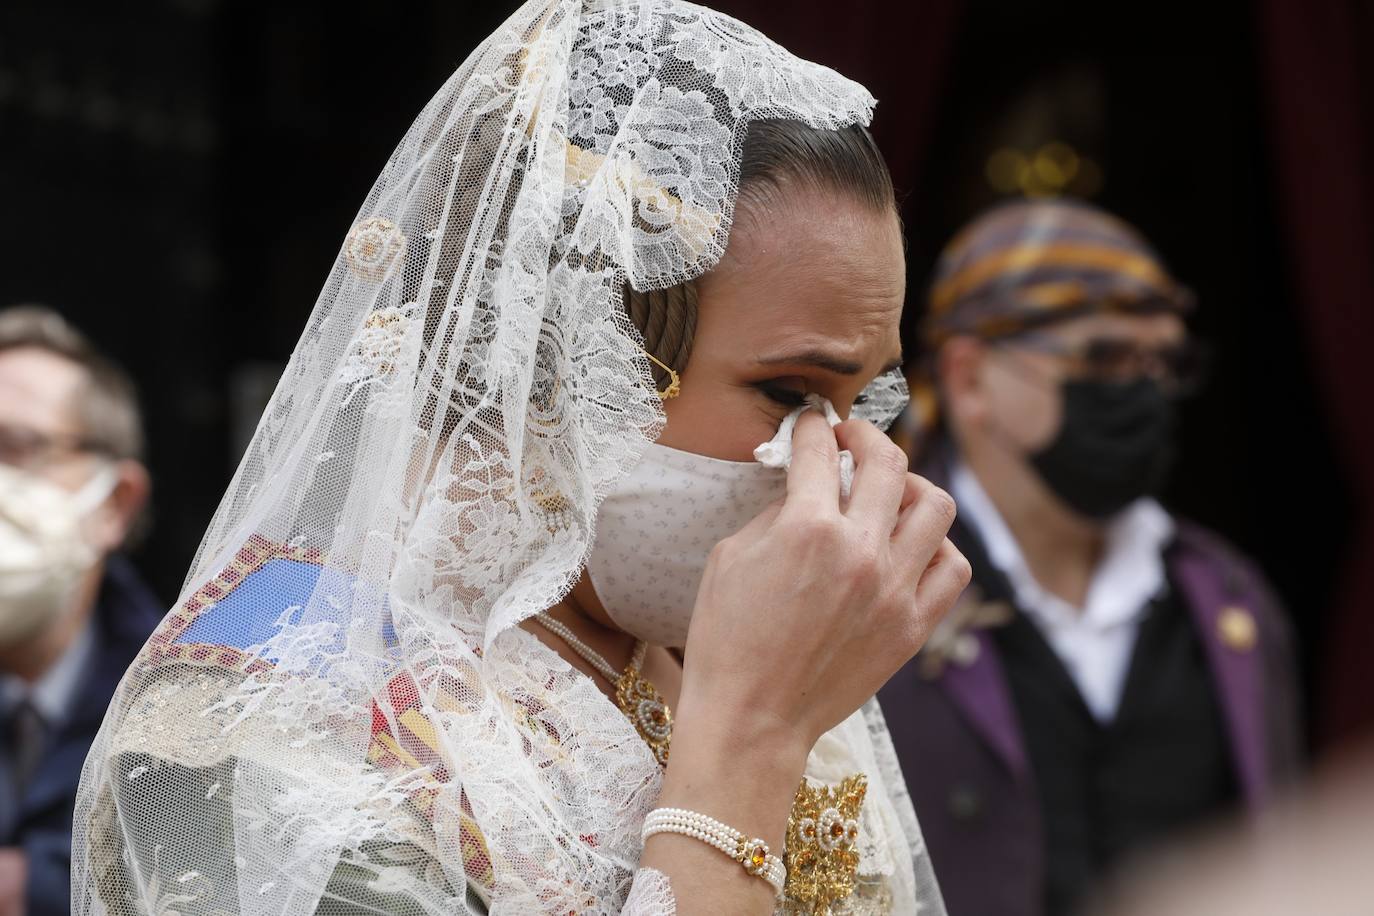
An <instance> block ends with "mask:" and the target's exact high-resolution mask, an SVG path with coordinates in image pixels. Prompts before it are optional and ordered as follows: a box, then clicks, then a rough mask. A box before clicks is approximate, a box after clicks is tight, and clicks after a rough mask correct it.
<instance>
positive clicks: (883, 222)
mask: <svg viewBox="0 0 1374 916" xmlns="http://www.w3.org/2000/svg"><path fill="white" fill-rule="evenodd" d="M742 209H743V211H744V212H743V213H742V214H741V215H742V218H741V219H740V220H737V222H736V225H735V227H734V230H733V231H732V234H731V239H730V244H729V246H728V248H727V250H726V257H725V258H724V259H723V260H722V262H721V264H720V265H719V266H718V267H717V268H716V269H715V270H714V271H712V272H711V273H708V274H707V275H706V276H704V277H702V278H701V280H700V281H699V290H700V292H701V321H702V322H703V323H705V324H710V325H714V326H717V327H727V326H728V327H732V328H733V329H734V330H735V331H736V332H737V333H749V332H751V331H759V332H763V333H767V334H774V335H778V336H801V337H808V336H809V337H839V338H854V337H866V338H882V337H886V336H888V332H889V330H890V333H891V335H892V336H893V339H894V340H895V338H896V335H897V326H898V324H899V322H900V319H901V310H902V303H903V300H904V297H905V292H906V264H905V257H904V254H903V251H902V243H901V231H900V227H899V225H898V223H897V218H896V215H895V213H893V212H888V213H881V212H876V211H874V210H873V209H872V208H871V207H868V206H866V205H864V204H862V203H861V202H858V201H854V200H851V199H850V198H847V197H845V196H843V195H839V194H836V193H833V192H829V193H827V192H820V191H812V192H809V193H803V194H799V195H797V196H796V197H793V198H791V199H790V202H788V203H775V204H773V205H771V206H769V207H768V208H767V209H766V210H764V209H763V208H761V207H759V206H753V207H748V208H742Z"/></svg>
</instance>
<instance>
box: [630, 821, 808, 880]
mask: <svg viewBox="0 0 1374 916" xmlns="http://www.w3.org/2000/svg"><path fill="white" fill-rule="evenodd" d="M657 833H679V834H682V835H683V836H689V837H691V838H692V839H694V840H701V841H702V842H703V843H705V844H706V845H708V846H714V847H715V848H716V849H719V850H720V851H721V852H723V853H725V854H726V855H727V856H729V857H730V858H732V859H734V860H735V861H736V862H738V863H739V864H740V865H741V866H743V868H744V870H745V871H746V872H748V873H749V874H751V875H753V876H754V877H756V878H762V879H763V880H765V881H767V882H768V883H769V884H771V885H773V890H775V891H777V893H778V895H779V896H781V895H782V889H783V885H784V884H786V883H787V869H786V868H784V867H783V864H782V860H781V859H779V858H778V857H777V856H775V855H773V854H772V853H771V852H769V851H768V844H767V843H765V842H764V841H763V840H760V839H758V838H755V839H752V840H751V839H749V838H748V837H747V836H745V835H744V834H742V833H740V832H739V831H738V830H736V829H735V828H734V827H730V826H727V825H726V824H722V823H721V822H720V821H718V820H716V819H715V818H713V817H707V816H706V815H704V814H699V813H697V812H696V811H688V810H686V809H685V808H655V809H654V810H653V811H650V812H649V816H648V817H646V818H645V819H644V829H643V831H642V832H641V834H640V835H641V837H642V838H643V839H645V840H647V839H649V837H651V836H653V835H654V834H657Z"/></svg>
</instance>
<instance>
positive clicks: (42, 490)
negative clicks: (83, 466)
mask: <svg viewBox="0 0 1374 916" xmlns="http://www.w3.org/2000/svg"><path fill="white" fill-rule="evenodd" d="M116 479H117V475H116V473H115V470H114V468H112V467H110V466H108V465H105V466H104V467H102V469H101V470H99V471H97V472H96V474H95V476H94V477H92V478H91V479H90V480H89V481H88V482H87V483H86V484H85V485H84V486H82V487H81V489H80V490H77V491H76V492H72V491H69V490H64V489H63V488H62V487H60V486H58V485H57V484H54V483H51V482H49V481H47V480H44V479H43V478H41V477H38V476H35V475H33V474H30V473H27V472H24V471H20V470H18V469H16V468H12V467H9V466H7V465H3V464H0V647H6V648H8V647H11V646H15V645H19V644H21V643H23V642H24V641H25V640H27V639H30V638H31V637H33V636H35V635H37V634H38V633H40V632H41V631H42V630H43V628H44V627H45V626H46V625H47V624H48V623H50V622H51V621H52V620H54V619H55V618H56V616H57V615H59V614H61V613H62V612H64V611H65V610H66V608H67V605H68V604H70V602H71V599H72V595H73V594H74V593H75V591H76V589H77V587H78V586H79V585H80V584H81V578H82V576H84V575H85V573H86V572H87V571H88V570H90V568H91V566H93V565H94V564H95V562H96V561H97V560H98V559H99V558H100V555H99V552H98V551H97V550H96V549H95V548H94V547H93V546H92V545H91V544H90V543H89V541H87V539H86V531H85V522H86V518H87V516H89V515H90V513H91V511H92V510H94V509H95V508H96V507H97V506H99V505H100V504H101V503H102V502H104V501H105V499H106V497H108V496H109V495H110V492H111V491H112V490H113V489H114V486H115V482H116Z"/></svg>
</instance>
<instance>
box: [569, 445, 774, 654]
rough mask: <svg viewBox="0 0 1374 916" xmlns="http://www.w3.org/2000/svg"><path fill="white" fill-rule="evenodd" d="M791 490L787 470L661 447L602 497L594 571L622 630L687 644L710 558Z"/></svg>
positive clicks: (608, 609) (609, 610) (661, 641)
mask: <svg viewBox="0 0 1374 916" xmlns="http://www.w3.org/2000/svg"><path fill="white" fill-rule="evenodd" d="M786 492H787V472H786V471H785V470H782V469H778V468H770V467H765V466H764V465H762V464H760V463H759V462H757V461H722V460H720V459H719V458H708V457H706V456H705V455H696V454H693V453H691V452H680V451H678V450H677V449H671V448H668V447H666V446H663V445H658V444H657V443H655V444H653V445H650V446H649V448H648V450H647V451H646V452H645V453H644V458H643V460H641V461H640V463H639V464H638V465H636V466H635V468H634V470H632V471H630V473H629V474H628V475H626V476H625V477H624V478H623V479H621V480H620V481H619V482H618V483H617V484H616V486H615V489H614V490H612V491H611V493H610V494H609V495H608V496H607V497H606V498H605V499H604V500H603V501H602V503H601V509H600V511H599V512H598V513H597V516H596V543H595V544H593V545H592V555H591V559H590V560H589V561H588V563H587V573H588V575H589V576H590V578H591V582H592V587H593V588H595V589H596V594H597V597H598V598H600V599H601V604H602V606H604V607H605V608H606V613H607V614H609V615H610V617H611V619H612V620H614V621H615V624H616V626H618V627H620V628H621V629H622V630H624V631H625V632H627V633H631V634H633V635H634V636H636V637H638V638H640V639H643V640H645V641H646V642H650V643H653V644H654V645H657V646H678V647H681V646H684V645H686V644H687V626H688V624H690V623H691V621H692V609H693V608H694V607H695V606H696V601H697V589H698V587H699V586H700V585H701V576H702V573H704V572H705V571H706V558H707V557H708V556H709V555H710V553H711V549H712V548H713V547H715V546H716V544H718V543H719V542H720V541H722V540H724V539H725V538H727V537H729V536H730V535H732V534H734V533H735V532H737V531H739V530H740V529H741V528H743V527H744V526H745V525H747V524H748V523H749V522H750V521H751V520H752V519H753V518H754V517H755V516H756V515H758V514H759V513H760V512H762V511H763V510H764V509H766V508H767V507H768V506H769V505H770V504H772V503H774V502H776V501H777V500H779V499H782V497H783V496H784V495H785V494H786Z"/></svg>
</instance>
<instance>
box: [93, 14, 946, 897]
mask: <svg viewBox="0 0 1374 916" xmlns="http://www.w3.org/2000/svg"><path fill="white" fill-rule="evenodd" d="M872 105H873V100H872V98H871V97H870V96H869V95H868V93H867V92H866V91H864V89H863V88H862V87H860V86H858V85H857V84H855V83H852V82H850V81H849V80H846V79H844V78H843V77H841V76H839V75H838V74H836V73H834V72H833V71H830V70H828V69H826V68H824V67H820V66H817V65H815V64H811V63H807V62H805V61H802V60H799V59H797V58H795V57H792V56H791V55H789V54H787V52H786V51H784V50H783V49H781V48H779V47H778V46H776V45H774V44H773V43H771V42H769V41H768V40H767V39H766V38H764V37H763V36H762V35H760V34H759V33H757V32H756V31H754V30H752V29H749V28H748V27H747V26H743V25H742V24H740V23H737V22H735V21H733V20H730V19H728V18H727V17H724V16H720V15H718V14H716V13H713V12H711V11H709V10H706V9H703V8H700V7H696V6H692V5H690V4H687V3H679V2H675V0H639V2H586V3H584V2H580V0H533V2H530V3H528V4H526V5H525V6H524V7H522V8H521V9H520V10H519V11H517V12H516V13H515V14H514V15H513V16H512V17H511V19H510V20H508V21H507V22H506V23H505V24H504V25H503V26H502V27H501V28H500V29H499V30H498V31H497V32H496V33H495V34H494V35H492V36H491V37H490V38H489V39H488V40H487V41H485V42H484V43H483V44H482V45H481V46H479V47H478V48H477V50H476V51H474V52H473V54H472V55H471V56H470V57H469V58H468V60H467V61H466V62H465V63H464V64H463V65H462V66H461V67H460V68H459V69H458V71H457V72H456V73H455V74H454V75H453V76H452V77H451V78H450V79H449V80H448V81H447V82H446V83H445V85H444V86H443V87H442V88H441V89H440V90H439V92H438V93H437V95H436V96H435V97H434V98H433V99H432V100H431V101H430V103H429V104H428V105H427V106H426V107H425V109H424V110H423V111H422V112H421V113H420V116H419V117H418V118H417V120H416V121H415V123H414V124H413V125H412V127H411V129H410V130H409V131H408V132H407V134H406V136H405V137H404V138H403V139H402V141H401V143H400V145H399V146H398V147H397V148H396V150H395V152H394V153H393V154H392V156H391V157H390V159H389V160H388V162H387V163H386V165H385V167H384V169H383V171H382V173H381V176H380V178H379V179H378V181H377V183H376V185H375V186H374V187H373V189H372V191H371V192H370V193H369V194H368V196H367V199H366V200H365V201H364V203H363V206H362V208H361V210H360V211H359V213H358V216H357V218H356V221H355V223H354V225H353V227H352V228H351V229H350V230H349V231H348V233H347V234H346V237H345V240H344V242H343V245H342V246H341V249H340V252H339V256H338V259H337V262H336V264H335V265H334V267H333V269H332V271H331V273H330V275H329V277H328V279H327V280H326V282H325V285H324V288H323V290H322V291H321V293H320V297H319V299H318V301H317V302H316V304H315V308H314V310H313V312H312V313H311V315H310V317H309V320H308V322H307V324H306V327H305V330H304V332H303V333H302V336H301V339H300V342H299V344H298V345H297V348H296V350H295V352H294V354H293V355H292V358H291V361H290V363H289V364H288V366H287V368H286V371H285V373H284V374H283V377H282V380H281V382H280V384H279V386H278V389H277V391H276V393H275V394H274V396H273V398H272V400H271V402H270V404H269V406H268V408H267V410H266V412H265V414H264V416H263V418H262V421H261V423H260V424H259V427H258V429H257V431H256V433H255V435H254V437H253V440H252V443H251V444H250V446H249V448H248V451H247V453H246V454H245V456H244V458H243V461H242V463H241V464H240V466H239V468H238V471H237V473H236V474H235V476H234V479H233V481H232V482H231V484H230V487H229V490H228V492H227V493H226V495H225V497H224V500H223V502H222V503H221V504H220V507H219V510H218V511H217V513H216V514H215V517H214V519H213V520H212V522H211V524H210V527H209V529H208V531H207V532H206V535H205V538H204V540H203V541H202V543H201V545H200V549H199V551H198V553H197V555H196V559H195V561H194V563H193V565H192V568H191V570H190V572H189V574H188V576H187V579H186V585H185V591H184V594H183V599H182V601H181V602H180V603H179V605H178V607H177V608H176V609H174V611H173V612H172V613H171V614H169V616H168V618H167V620H165V621H164V623H163V626H162V628H161V629H160V631H159V633H158V634H156V635H155V636H154V638H153V640H152V641H151V642H150V644H149V648H148V649H147V650H146V651H145V653H144V654H143V655H142V656H141V657H140V658H139V659H138V660H137V661H136V662H135V664H134V666H133V668H132V669H131V671H130V673H129V675H128V677H126V679H125V681H124V683H123V684H122V686H121V689H120V691H119V693H118V694H117V696H116V697H115V700H114V702H113V703H112V705H111V709H110V712H109V713H108V715H107V719H106V723H105V726H104V728H103V730H102V732H101V734H100V736H99V738H98V740H97V742H96V744H95V745H94V747H93V749H92V751H91V756H90V761H89V765H88V767H87V769H86V772H85V776H84V779H83V782H82V789H81V795H80V798H79V801H78V809H77V817H76V832H75V835H74V841H73V847H74V852H73V864H72V884H73V911H74V912H76V913H78V914H94V913H114V914H135V913H167V914H170V913H177V914H180V916H211V914H214V916H221V914H225V913H248V912H253V913H286V912H290V913H310V912H316V911H324V912H338V911H343V910H349V911H353V910H358V911H369V908H371V911H380V912H387V913H393V914H399V916H419V914H440V913H443V914H451V913H463V912H474V913H477V912H485V911H487V910H488V909H491V910H493V911H495V910H499V911H502V912H561V913H566V912H579V913H608V914H609V913H617V912H620V911H621V910H622V908H624V907H625V905H626V901H627V899H628V897H629V895H630V892H631V888H632V886H635V880H636V878H635V875H636V871H635V868H636V865H637V862H638V858H639V854H640V851H641V847H640V842H639V839H638V830H639V826H640V823H641V822H642V819H643V816H644V814H645V813H646V812H647V810H648V809H649V808H650V807H651V806H652V804H653V801H654V799H655V798H656V796H657V791H658V780H659V778H660V775H659V768H658V766H657V765H656V764H655V762H654V761H653V758H652V757H651V755H650V754H649V752H648V749H647V748H646V747H645V746H644V745H643V743H642V742H640V741H639V740H638V738H637V736H636V735H635V733H634V732H633V730H632V729H630V728H629V726H628V723H627V722H626V720H625V719H624V717H623V716H622V715H621V714H620V712H619V710H617V709H616V708H615V707H614V706H613V705H612V704H610V703H608V702H607V701H606V698H605V697H604V696H602V695H601V694H600V693H599V692H598V691H597V690H596V688H595V686H594V685H592V684H591V683H590V682H589V681H587V680H586V679H585V678H583V677H581V676H580V675H577V674H576V673H575V672H574V671H573V670H572V669H571V668H569V667H568V666H567V664H566V663H564V662H563V660H562V659H561V658H559V657H558V656H557V655H556V654H554V653H552V652H549V651H548V650H546V649H544V648H543V647H542V645H541V644H540V643H539V642H538V641H537V640H535V639H533V638H532V637H530V636H529V634H527V633H526V632H525V631H524V630H523V629H520V628H518V627H517V626H516V625H517V624H518V623H520V622H521V621H523V620H525V619H526V618H528V617H530V616H531V615H533V614H534V613H536V612H538V611H539V610H542V609H544V608H546V607H548V606H549V605H551V604H553V603H554V602H555V601H556V600H558V599H559V598H560V597H561V596H562V595H563V594H564V593H565V592H566V590H567V589H568V588H569V587H570V586H571V584H572V583H573V581H574V580H575V578H576V576H577V574H578V572H579V570H580V569H581V567H582V565H583V563H584V561H585V559H586V557H587V554H588V551H589V547H590V543H591V538H592V527H593V522H594V519H595V515H596V507H597V503H598V501H599V499H600V498H601V496H602V495H604V494H605V493H606V492H607V490H608V489H609V488H610V486H611V485H612V484H613V482H614V481H616V480H617V479H618V478H620V477H621V476H622V475H623V474H624V473H625V472H626V471H627V470H628V469H629V468H630V467H631V466H633V465H634V463H635V462H636V461H637V459H638V457H639V455H640V454H641V452H642V451H643V449H644V447H645V446H646V444H647V443H648V442H650V441H652V440H653V439H654V438H655V437H656V436H657V434H658V431H659V430H660V428H661V424H662V407H661V405H660V403H659V400H658V398H657V395H656V394H655V389H654V384H653V377H652V374H651V372H650V368H649V364H648V362H647V360H645V358H644V356H643V354H642V352H641V350H640V346H639V344H640V341H639V337H638V333H637V332H636V331H635V330H634V328H633V327H632V326H631V325H630V324H629V322H628V320H627V319H626V317H625V316H624V314H623V312H622V304H621V302H622V300H621V293H622V286H623V284H624V283H626V282H629V283H631V284H634V285H635V286H636V287H638V288H641V289H648V288H654V287H666V286H669V285H672V284H674V283H679V282H683V281H686V280H688V279H692V278H694V277H697V276H699V275H700V274H701V273H702V272H704V271H706V270H708V269H710V268H711V267H712V266H713V265H714V264H715V263H716V261H717V259H718V258H719V257H720V255H721V252H722V251H723V249H724V245H725V241H726V238H727V236H728V232H729V227H730V223H731V217H732V207H733V202H734V197H735V185H736V181H737V178H738V169H739V163H738V154H739V147H740V144H741V142H742V140H743V137H744V132H745V130H746V128H747V125H748V123H749V121H750V120H752V119H755V118H761V117H786V118H794V119H799V120H802V121H805V122H807V123H810V124H812V125H815V126H823V127H834V126H839V125H845V124H852V123H859V122H866V121H867V119H868V116H869V114H870V112H871V109H872ZM896 391H897V389H896V388H895V387H894V386H893V383H892V380H890V379H887V380H880V381H879V382H877V383H875V385H874V387H873V389H872V391H871V392H870V398H869V403H868V405H866V406H865V407H864V408H863V409H864V410H865V411H867V410H870V409H871V410H875V411H878V412H879V413H883V414H885V413H890V412H891V406H890V405H891V404H894V403H895V401H894V398H895V397H898V395H897V394H895V392H896ZM883 405H887V406H883ZM875 416H876V415H875ZM266 542H271V543H275V544H282V545H286V546H287V548H289V549H284V550H283V551H281V552H280V553H279V554H274V555H273V556H272V557H271V558H270V559H264V560H263V561H262V562H258V563H255V565H253V566H252V567H251V568H247V567H244V566H242V565H237V564H238V561H237V560H236V556H237V555H238V554H239V553H240V552H241V551H242V549H243V548H244V545H245V544H254V543H266ZM207 583H209V585H207ZM846 734H848V735H849V737H847V738H846V739H845V742H846V743H848V742H849V741H850V740H853V741H857V742H859V744H860V745H861V746H862V747H861V748H860V750H861V752H862V753H865V754H867V753H870V751H868V750H863V748H869V747H870V744H871V741H870V738H869V735H868V733H867V731H866V730H865V729H863V728H857V729H856V727H853V726H851V727H850V731H849V732H847V733H846ZM858 769H862V770H865V771H867V768H866V767H864V766H860V767H858ZM875 796H876V797H878V798H880V804H878V805H877V806H876V807H875V812H876V813H875V814H874V815H873V816H874V817H877V818H880V822H879V823H878V824H876V825H875V830H876V831H878V833H877V834H876V835H879V836H882V837H886V839H884V840H883V841H882V843H883V844H884V845H883V846H881V847H878V846H875V847H874V851H873V852H872V855H873V857H874V863H882V864H880V865H879V864H875V865H874V869H873V870H872V874H873V875H875V876H878V877H880V878H881V882H882V884H883V886H884V887H885V888H887V889H888V890H889V891H893V892H894V893H895V894H896V896H895V898H894V899H896V900H898V901H899V902H900V901H903V900H906V901H910V900H914V899H915V894H916V890H915V888H914V884H913V882H912V881H911V880H910V879H909V874H910V867H909V866H910V863H909V861H906V856H905V855H904V854H901V853H899V852H894V850H900V849H904V848H906V846H907V844H911V843H919V832H918V831H916V830H915V829H914V827H915V819H914V817H908V816H906V815H905V814H903V813H902V811H900V810H897V809H894V808H893V807H892V804H893V803H892V802H890V801H889V798H897V799H900V798H902V797H903V796H902V795H901V788H900V780H899V779H898V781H897V782H891V781H887V780H883V781H881V788H879V786H878V785H877V784H875V785H874V787H873V788H872V789H870V797H875ZM898 807H900V805H899V806H898ZM908 807H909V805H908ZM865 832H866V833H867V832H869V831H868V829H867V825H865ZM903 862H906V864H905V865H903V864H902V863H903ZM862 871H863V870H862V868H861V873H862ZM650 877H651V876H650ZM875 880H876V878H875ZM642 884H643V886H642V888H639V887H637V889H636V893H637V896H636V900H637V901H639V902H637V904H636V905H637V906H638V907H639V908H640V909H639V911H640V912H654V913H661V912H671V910H667V909H664V908H663V907H665V906H667V904H665V903H663V902H662V901H664V900H667V899H670V897H671V892H670V891H669V892H668V896H666V897H665V896H664V895H663V894H661V893H659V892H658V891H655V890H654V885H653V882H651V881H649V880H647V879H646V880H645V881H644V882H642ZM932 887H933V885H932ZM894 889H895V890H894ZM656 901H657V902H656ZM645 907H649V909H645ZM653 907H658V908H656V909H655V908H653ZM908 908H909V907H908ZM894 911H897V912H900V911H901V907H900V906H899V907H898V908H897V909H896V910H894Z"/></svg>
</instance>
